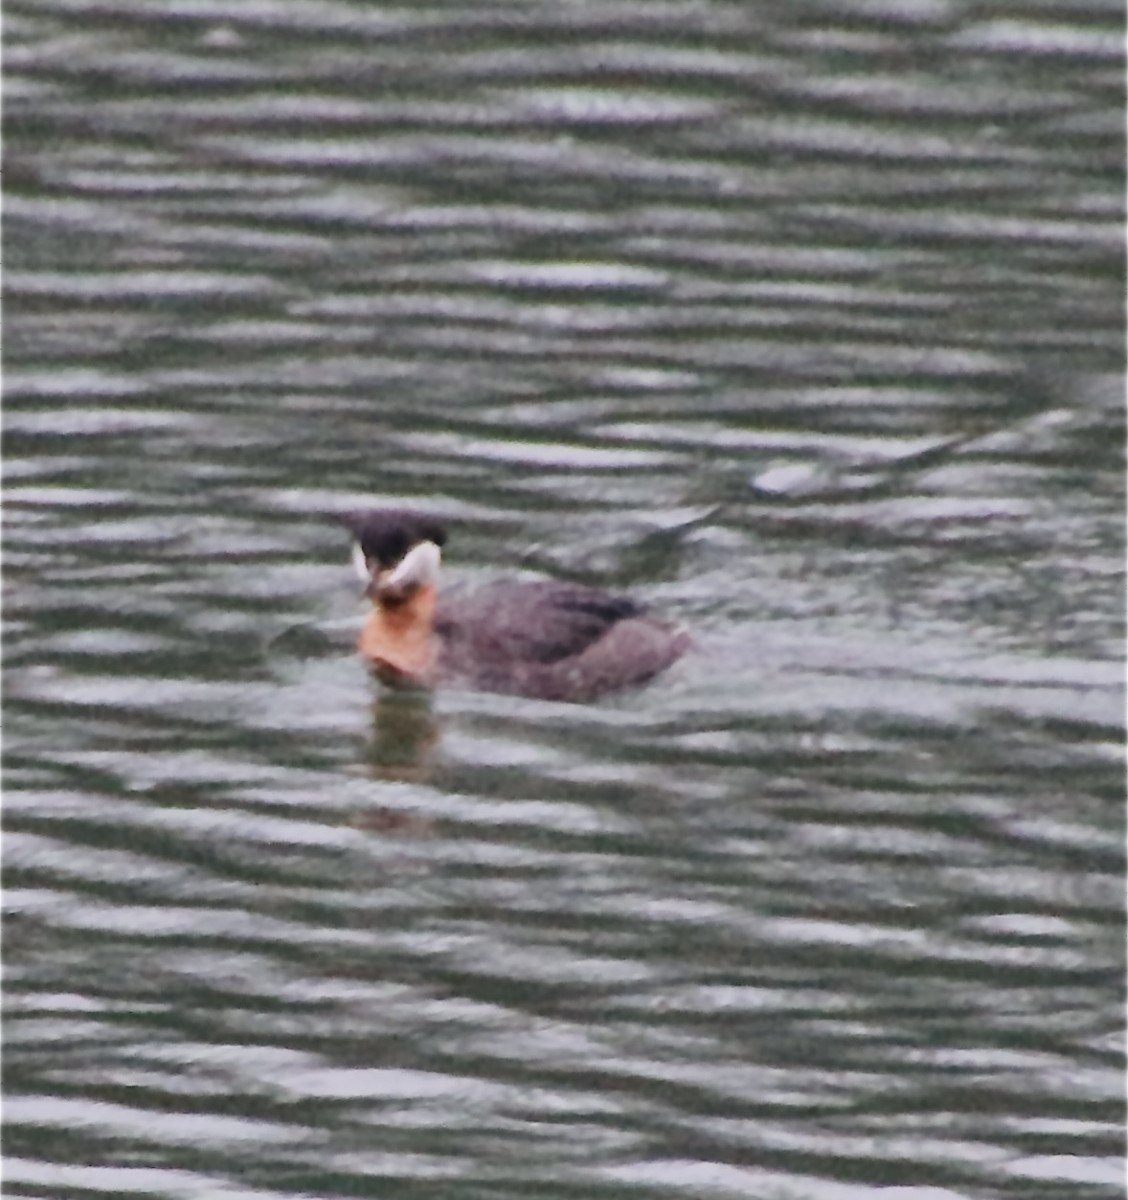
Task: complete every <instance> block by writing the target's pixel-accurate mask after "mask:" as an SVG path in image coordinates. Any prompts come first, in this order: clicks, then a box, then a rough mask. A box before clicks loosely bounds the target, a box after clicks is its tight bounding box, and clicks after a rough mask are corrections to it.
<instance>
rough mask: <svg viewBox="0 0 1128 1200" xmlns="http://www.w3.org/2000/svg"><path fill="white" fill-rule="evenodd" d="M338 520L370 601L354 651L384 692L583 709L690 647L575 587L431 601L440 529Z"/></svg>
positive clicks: (509, 585)
mask: <svg viewBox="0 0 1128 1200" xmlns="http://www.w3.org/2000/svg"><path fill="white" fill-rule="evenodd" d="M344 520H345V524H346V525H348V527H349V528H350V529H351V530H352V532H353V533H354V535H355V536H356V538H357V542H358V546H359V550H360V553H359V555H358V557H357V563H358V568H360V567H361V565H362V563H363V570H364V572H365V574H366V578H367V582H368V593H369V595H370V596H371V597H372V600H373V609H372V612H371V613H370V615H369V617H368V620H367V622H366V623H365V626H364V628H363V630H362V632H361V635H360V641H359V649H360V651H361V654H362V655H363V656H364V658H365V659H366V660H367V661H368V663H369V665H370V666H371V667H372V669H373V671H374V672H375V673H376V675H377V677H378V678H380V679H381V680H382V681H383V682H385V683H387V684H390V685H392V686H414V687H434V686H436V685H438V684H440V683H448V682H449V683H458V684H462V685H464V686H468V687H472V688H477V689H479V690H481V691H489V692H507V693H511V694H514V695H521V696H532V697H536V698H539V699H544V700H568V701H574V702H583V701H588V700H592V699H595V698H596V697H598V696H601V695H604V694H605V693H608V692H613V691H619V690H622V689H623V688H628V687H634V686H636V685H638V684H641V683H645V682H646V681H647V680H648V679H651V678H653V677H654V676H655V675H657V674H658V673H659V672H660V671H663V670H665V669H666V668H667V667H668V666H670V665H671V663H673V662H675V661H676V660H677V659H678V658H680V657H681V655H682V654H683V653H684V652H685V650H686V649H687V648H688V645H689V637H688V635H687V634H686V633H684V632H683V631H680V630H675V629H673V628H671V627H670V626H668V625H666V624H664V623H662V622H660V621H656V620H654V619H653V618H652V617H650V616H648V615H647V614H646V612H645V610H644V609H643V608H642V606H641V605H639V604H637V603H636V602H635V601H633V600H630V599H628V598H627V597H624V596H616V595H612V594H610V593H608V592H604V591H601V590H599V589H597V588H591V587H585V586H583V585H580V584H574V583H560V582H556V581H553V580H539V581H534V582H528V581H522V580H499V581H497V582H494V583H489V584H486V585H484V586H482V587H479V588H476V589H473V590H471V589H466V588H456V589H452V590H451V591H450V592H447V593H443V594H442V595H440V594H439V593H438V592H437V588H436V577H437V572H438V561H439V549H438V547H439V546H441V545H442V544H443V542H444V541H445V538H446V533H445V530H444V529H443V528H442V527H441V525H439V524H438V523H437V522H434V521H433V520H432V519H431V518H426V517H421V516H419V515H418V514H414V513H403V512H388V511H376V512H369V513H356V514H349V515H348V516H346V517H345V518H344Z"/></svg>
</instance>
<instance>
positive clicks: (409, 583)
mask: <svg viewBox="0 0 1128 1200" xmlns="http://www.w3.org/2000/svg"><path fill="white" fill-rule="evenodd" d="M441 561H442V555H441V553H440V552H439V548H438V546H436V545H435V543H434V542H420V543H419V545H418V546H416V547H415V548H414V549H413V550H412V551H411V552H410V553H409V554H406V555H404V559H403V562H401V563H400V564H399V566H398V567H396V569H395V570H394V571H393V572H392V573H391V575H389V576H388V579H387V585H386V586H387V587H389V588H393V589H396V590H401V589H406V588H418V587H423V586H424V585H425V584H433V583H435V582H436V580H437V579H438V577H439V563H440V562H441Z"/></svg>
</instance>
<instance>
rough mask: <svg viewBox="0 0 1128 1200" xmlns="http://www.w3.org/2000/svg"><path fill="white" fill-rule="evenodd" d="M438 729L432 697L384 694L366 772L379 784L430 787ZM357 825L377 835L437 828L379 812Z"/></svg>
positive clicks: (395, 812)
mask: <svg viewBox="0 0 1128 1200" xmlns="http://www.w3.org/2000/svg"><path fill="white" fill-rule="evenodd" d="M438 741H439V726H438V722H437V721H436V720H435V715H434V713H433V712H432V710H431V697H430V695H429V694H428V693H427V692H422V691H419V692H415V691H395V690H392V689H390V688H382V689H381V690H380V693H379V695H378V696H377V697H376V699H375V700H374V701H373V703H372V733H371V737H370V738H369V741H368V753H367V767H368V773H369V774H370V775H371V776H372V777H373V778H374V779H382V780H389V781H395V782H398V783H425V782H427V780H428V779H429V778H430V775H431V771H432V763H431V754H432V752H433V750H434V748H435V747H436V746H437V745H438ZM354 824H355V825H357V826H358V827H359V828H363V829H368V830H370V831H372V832H374V833H385V834H387V833H408V834H418V833H429V832H430V831H431V829H432V827H433V825H434V822H433V821H431V820H430V819H429V818H427V817H423V816H420V815H419V814H418V813H414V812H410V811H408V810H405V809H397V808H389V807H380V808H374V809H371V810H369V811H368V812H366V813H364V814H362V815H358V816H357V817H356V818H355V820H354Z"/></svg>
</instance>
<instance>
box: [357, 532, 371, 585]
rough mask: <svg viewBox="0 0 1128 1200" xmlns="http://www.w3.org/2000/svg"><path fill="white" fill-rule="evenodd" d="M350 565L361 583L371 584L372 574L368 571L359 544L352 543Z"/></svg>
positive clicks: (366, 561) (366, 560)
mask: <svg viewBox="0 0 1128 1200" xmlns="http://www.w3.org/2000/svg"><path fill="white" fill-rule="evenodd" d="M352 565H353V570H355V571H356V573H357V577H358V578H359V579H360V582H361V583H363V584H369V583H371V582H372V572H371V571H370V570H369V569H368V559H366V558H365V557H364V551H363V550H362V549H361V548H360V543H359V542H353V548H352Z"/></svg>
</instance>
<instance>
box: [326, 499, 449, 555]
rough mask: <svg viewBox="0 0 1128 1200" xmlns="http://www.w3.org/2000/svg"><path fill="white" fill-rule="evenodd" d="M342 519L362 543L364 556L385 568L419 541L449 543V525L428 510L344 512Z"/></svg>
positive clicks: (437, 544)
mask: <svg viewBox="0 0 1128 1200" xmlns="http://www.w3.org/2000/svg"><path fill="white" fill-rule="evenodd" d="M340 519H341V522H342V524H343V525H344V526H345V527H346V528H347V529H349V530H351V532H352V535H353V537H355V538H356V540H357V541H358V542H359V543H360V548H361V550H363V551H364V557H365V558H367V559H369V560H370V561H372V562H376V563H379V565H380V566H381V567H384V568H387V567H394V566H395V564H396V563H398V562H399V561H400V559H402V558H403V556H404V555H405V554H406V553H407V552H408V551H409V550H410V549H411V547H412V546H416V545H418V544H419V543H420V542H423V541H428V542H434V543H435V545H436V546H445V545H446V540H447V534H446V529H445V528H444V527H443V525H442V523H441V522H439V521H437V520H435V518H434V517H429V516H427V515H426V513H418V512H412V511H411V510H409V509H404V508H380V509H371V510H368V511H365V512H349V513H342V514H341V518H340Z"/></svg>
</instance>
